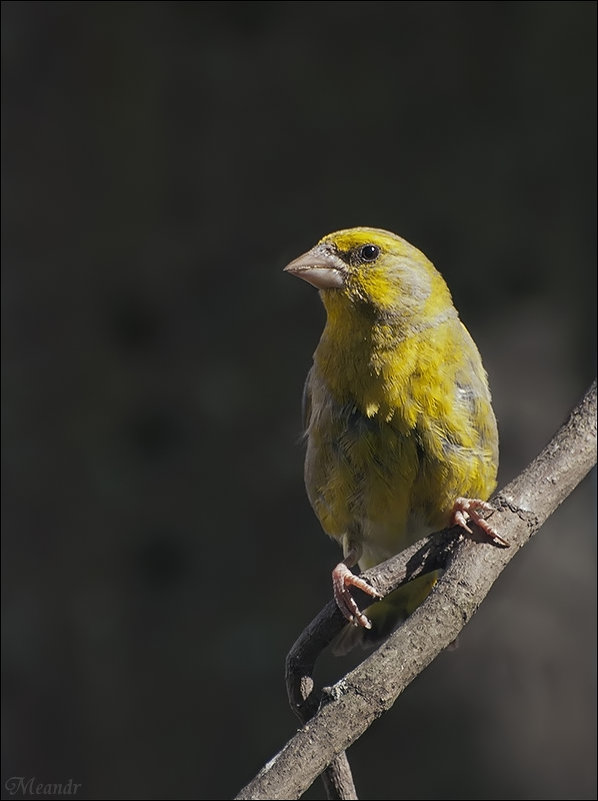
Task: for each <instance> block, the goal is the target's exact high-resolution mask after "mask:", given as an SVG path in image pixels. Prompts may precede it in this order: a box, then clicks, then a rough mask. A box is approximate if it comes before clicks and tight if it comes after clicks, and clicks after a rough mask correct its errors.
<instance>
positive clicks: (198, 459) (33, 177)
mask: <svg viewBox="0 0 598 801" xmlns="http://www.w3.org/2000/svg"><path fill="white" fill-rule="evenodd" d="M595 16H596V4H595V3H593V2H524V3H522V2H509V3H494V2H483V3H478V2H462V3H455V2H438V3H436V2H416V3H409V2H406V3H402V2H400V3H399V2H397V3H393V2H349V3H341V2H330V3H319V2H309V3H308V2H304V3H301V2H299V3H296V2H265V3H262V2H240V3H234V2H216V3H211V2H209V3H206V2H197V3H186V2H185V3H178V2H168V3H165V2H153V3H145V2H138V3H129V2H118V3H115V2H104V3H95V2H89V3H77V2H59V3H57V2H45V3H38V2H7V3H3V4H2V23H3V24H2V42H3V110H4V114H3V217H4V225H3V246H4V260H3V261H4V268H3V294H2V298H3V312H4V314H3V322H4V326H3V334H4V336H3V366H4V373H3V377H4V381H3V390H4V393H3V394H4V413H3V414H4V416H3V435H4V436H3V445H4V504H3V513H4V514H3V520H4V527H3V528H4V546H3V549H4V550H3V553H4V559H3V577H4V589H3V603H4V668H3V676H4V699H5V703H4V719H3V737H4V747H3V767H2V784H3V785H4V783H5V782H6V780H7V779H8V778H10V777H12V776H25V777H29V776H35V777H36V780H37V781H42V782H65V781H67V780H68V779H69V778H72V779H73V781H75V782H80V783H82V785H83V787H82V789H81V790H80V792H79V794H78V797H81V798H89V799H97V798H115V799H116V798H125V799H128V798H130V799H138V798H152V799H153V798H155V799H158V798H173V799H175V798H176V799H178V798H181V799H187V798H188V799H192V798H217V799H218V798H222V799H224V798H230V797H231V796H233V795H234V794H235V793H236V792H237V791H238V790H239V789H240V788H241V786H242V785H243V784H245V783H246V782H247V781H248V780H249V779H250V778H251V777H252V776H253V775H254V774H255V773H256V772H257V770H258V769H259V768H260V767H261V766H262V765H263V763H264V762H265V761H266V760H267V759H269V758H270V757H271V756H272V755H273V754H274V753H275V752H276V751H277V750H278V749H279V748H280V747H282V745H283V744H284V742H286V740H287V739H288V738H289V737H290V736H291V735H292V734H293V732H294V730H295V729H296V726H297V723H296V721H295V719H294V717H293V716H292V714H291V712H290V711H289V709H288V707H287V703H286V697H285V690H284V681H283V663H284V657H285V654H286V652H287V650H288V648H289V646H290V645H291V643H292V642H293V640H294V639H295V637H296V635H297V634H298V632H299V631H300V630H301V629H302V628H303V626H304V625H305V624H306V623H307V622H308V620H309V619H310V618H311V617H312V616H313V614H315V613H316V612H317V611H318V610H319V608H320V607H321V606H322V605H323V604H324V602H325V601H327V600H328V598H329V597H330V592H331V587H330V570H331V568H332V566H333V565H334V564H335V561H336V560H337V558H338V549H337V546H336V545H335V544H334V543H333V542H331V541H329V540H327V538H326V537H325V536H324V535H323V534H322V532H321V530H320V527H319V524H318V522H317V520H316V518H315V517H314V515H313V513H312V512H311V509H310V508H309V505H308V502H307V500H306V497H305V493H304V488H303V478H302V470H303V465H302V461H303V452H302V448H301V446H300V444H299V434H300V415H299V406H300V396H301V390H302V385H303V380H304V377H305V374H306V372H307V370H308V368H309V365H310V363H311V354H312V352H313V350H314V347H315V345H316V343H317V340H318V338H319V335H320V331H321V329H322V325H323V320H324V315H323V310H322V308H321V304H320V302H319V300H318V297H317V295H316V293H315V291H314V290H313V288H311V287H309V286H308V285H307V284H303V283H302V282H299V281H296V280H294V279H291V278H290V277H289V276H287V275H284V274H283V273H282V272H281V269H282V267H283V266H284V265H285V264H286V263H287V262H288V261H289V260H290V259H291V258H293V257H295V256H296V255H298V254H299V253H301V252H303V251H304V250H307V249H308V248H309V247H311V246H312V245H313V244H314V243H315V242H316V240H317V239H319V238H320V237H321V236H322V235H324V234H325V233H328V232H329V231H332V230H335V229H337V228H341V227H348V226H352V225H359V224H361V225H374V226H378V227H384V228H389V229H391V230H393V231H396V232H397V233H399V234H401V235H403V236H404V237H405V238H407V239H409V240H410V241H411V242H413V243H414V244H416V245H417V246H418V247H420V248H421V249H422V250H423V251H424V252H425V253H426V254H427V255H428V256H429V257H430V258H431V259H432V260H433V261H434V262H435V264H436V265H437V266H438V268H439V269H440V270H441V271H442V272H443V274H444V275H445V277H446V279H447V281H448V283H449V286H450V287H451V289H452V291H453V295H454V298H455V302H456V305H457V307H458V308H459V310H460V312H461V316H462V318H463V320H464V321H465V322H466V324H467V325H468V327H469V329H470V331H471V332H472V334H473V336H474V338H475V339H476V341H477V343H478V345H479V348H480V350H481V352H482V354H483V357H484V362H485V365H486V367H487V369H488V372H489V374H490V380H491V385H492V388H493V393H494V399H495V408H496V412H497V416H498V420H499V426H500V431H501V459H502V462H501V474H500V480H501V483H504V482H505V481H507V480H509V479H510V478H512V477H513V476H514V475H515V474H516V473H517V472H518V471H519V470H520V469H521V468H522V467H523V466H524V465H525V464H526V463H527V462H528V461H529V460H530V459H531V458H532V457H533V456H535V455H536V453H537V452H538V450H539V449H540V448H541V447H542V446H543V445H544V444H545V443H546V441H547V440H548V439H549V437H550V436H551V435H552V433H553V432H554V430H555V429H556V428H557V427H558V425H559V424H560V423H561V422H562V420H563V419H564V418H565V416H566V415H567V413H568V411H569V409H570V408H571V406H572V405H573V404H574V403H575V402H576V401H577V400H578V398H579V397H580V395H581V394H582V393H583V391H584V390H585V389H586V387H587V385H588V384H589V383H590V381H591V379H592V377H593V374H594V364H595V305H596V301H595V298H596V268H595V259H596V253H595V233H594V229H595V218H596V204H595V141H596V139H595V135H596V131H595V92H596V85H595V74H596V73H595V27H596V20H595ZM594 498H595V473H594V475H592V476H590V478H588V479H587V480H586V481H585V482H584V484H583V485H582V486H580V487H579V488H578V489H577V490H576V492H575V493H574V494H573V495H572V496H571V497H570V498H569V499H568V500H567V501H566V503H565V504H564V505H563V507H562V508H561V509H560V510H559V511H558V512H557V514H555V515H554V517H553V519H552V520H551V521H550V523H549V524H547V525H546V527H545V529H544V530H543V531H542V533H541V534H539V535H538V537H537V538H536V540H535V541H534V542H533V543H531V544H530V545H529V547H528V548H526V549H525V551H524V552H522V553H521V554H520V555H519V556H518V557H517V559H515V560H514V562H513V563H512V564H511V565H510V566H509V568H508V569H507V571H506V573H505V574H503V576H502V577H501V579H500V580H499V582H498V583H497V584H496V585H495V587H494V588H493V591H492V592H491V594H490V596H489V597H488V599H487V601H486V602H485V603H484V604H483V606H482V607H481V609H480V610H479V612H478V613H477V615H476V616H475V618H474V620H473V621H472V623H471V624H470V625H469V626H468V627H467V629H466V630H465V631H464V632H463V634H462V636H461V639H460V647H459V648H458V649H457V650H456V651H454V652H451V653H445V654H443V655H441V656H440V657H439V659H438V660H437V661H436V662H435V663H434V664H433V665H432V666H430V668H429V669H428V670H427V671H426V672H425V673H424V674H423V675H421V676H420V677H419V678H418V679H417V680H416V681H415V682H414V684H413V685H412V686H411V687H410V688H409V689H408V690H407V691H406V693H405V694H404V695H403V696H402V697H401V698H400V699H399V701H398V703H397V704H396V706H395V708H394V709H393V710H392V711H391V712H390V713H389V714H388V715H387V716H385V717H384V718H383V719H382V720H380V721H379V722H378V723H377V724H376V725H374V726H373V727H372V728H371V729H370V730H369V731H368V732H367V733H366V734H365V735H364V737H363V738H362V739H361V740H360V741H359V742H358V743H357V744H356V745H355V746H354V747H353V748H352V749H351V751H350V756H351V759H352V763H353V767H354V772H355V778H356V782H357V786H358V790H359V791H360V794H361V796H362V797H363V798H374V797H375V798H381V799H385V798H386V799H392V798H398V797H404V798H417V799H437V798H442V799H451V798H459V799H470V798H471V799H498V798H501V799H504V798H507V799H537V798H542V799H552V798H554V799H557V798H558V799H561V798H562V799H586V798H587V799H590V798H595V797H596V796H595V794H596V786H595V749H596V742H595V700H596V699H595V689H594V688H595V611H594V610H595V545H594V542H595V525H596V521H595V511H594ZM326 669H327V670H329V671H333V670H334V669H335V666H334V665H333V663H332V662H330V663H329V664H328V666H327V668H326ZM336 669H338V670H341V669H344V667H343V665H342V664H341V663H339V664H338V667H337V668H336ZM326 678H328V677H326ZM3 792H4V793H5V794H6V791H5V790H4V789H3ZM308 797H309V798H319V797H321V791H320V788H319V786H318V785H314V786H313V788H312V789H311V790H310V791H309V793H308Z"/></svg>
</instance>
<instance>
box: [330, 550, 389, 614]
mask: <svg viewBox="0 0 598 801" xmlns="http://www.w3.org/2000/svg"><path fill="white" fill-rule="evenodd" d="M332 587H333V590H334V600H335V601H336V605H337V606H338V608H339V609H340V610H341V612H342V613H343V615H344V617H346V618H347V620H348V621H349V623H352V624H353V625H354V626H363V628H364V629H371V628H372V624H371V622H370V621H369V620H368V618H367V617H366V616H365V615H364V614H363V612H362V611H361V610H360V609H359V607H358V606H357V604H356V603H355V600H354V599H353V596H352V595H351V592H350V590H349V587H357V588H358V589H360V590H361V591H362V592H365V593H367V594H368V595H371V596H372V598H382V597H383V596H382V595H381V594H380V593H379V592H378V590H376V589H374V587H372V585H371V584H368V583H367V581H365V580H364V579H362V578H360V577H359V576H356V575H355V573H352V572H351V571H350V570H349V568H348V567H347V565H346V564H345V563H344V562H340V563H339V564H338V565H337V566H336V567H335V568H334V570H333V571H332Z"/></svg>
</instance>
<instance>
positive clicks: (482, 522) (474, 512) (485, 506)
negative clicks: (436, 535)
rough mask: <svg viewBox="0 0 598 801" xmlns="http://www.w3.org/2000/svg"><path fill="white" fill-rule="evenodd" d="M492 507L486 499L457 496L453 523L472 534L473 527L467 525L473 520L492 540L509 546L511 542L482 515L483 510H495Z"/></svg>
mask: <svg viewBox="0 0 598 801" xmlns="http://www.w3.org/2000/svg"><path fill="white" fill-rule="evenodd" d="M493 511H494V507H492V506H491V505H490V504H489V503H487V502H486V501H481V500H480V499H479V498H457V500H456V501H455V503H454V506H453V515H452V523H453V525H455V526H460V527H461V528H463V529H465V531H468V532H469V533H470V534H472V533H473V532H472V530H471V528H470V527H469V526H468V525H467V523H468V520H471V521H472V522H473V523H474V524H475V525H476V526H477V527H478V528H480V529H481V530H482V531H483V532H484V534H486V536H487V537H488V538H489V539H490V540H492V542H494V543H495V544H496V545H502V546H503V548H508V547H509V545H510V543H509V542H507V540H505V539H503V538H502V537H501V536H500V534H498V533H497V532H496V531H495V530H494V529H493V528H492V526H491V525H490V523H489V522H488V521H487V520H486V519H485V518H484V517H482V513H483V512H493Z"/></svg>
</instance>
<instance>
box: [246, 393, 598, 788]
mask: <svg viewBox="0 0 598 801" xmlns="http://www.w3.org/2000/svg"><path fill="white" fill-rule="evenodd" d="M595 463H596V382H594V384H593V385H592V387H590V389H589V390H588V392H587V393H586V395H585V396H584V398H583V399H582V400H581V402H580V403H579V404H578V406H577V407H576V408H575V409H574V411H573V412H572V414H571V416H570V418H569V420H568V421H567V422H566V423H565V424H564V425H563V426H562V427H561V428H560V429H559V431H558V432H557V433H556V435H555V436H554V438H553V439H552V440H551V441H550V443H549V444H548V445H547V446H546V447H545V448H544V450H543V451H542V452H541V453H540V455H539V456H538V457H536V459H535V460H534V461H533V462H532V463H531V464H530V465H529V466H528V467H527V468H526V469H525V470H524V471H523V472H522V473H521V474H520V475H519V476H517V478H515V479H514V480H513V481H512V482H511V483H510V484H508V485H507V486H506V487H505V488H504V489H502V490H501V491H500V492H498V493H497V494H496V495H495V496H494V497H493V498H492V500H491V502H492V505H493V506H494V507H495V509H496V512H495V513H494V514H493V516H492V525H493V528H495V529H496V530H498V531H499V532H500V534H501V536H503V537H504V538H505V539H507V540H508V541H509V542H510V543H511V547H510V548H497V547H496V546H494V545H492V544H490V543H488V542H487V541H482V540H481V539H480V541H475V540H474V538H468V539H462V540H461V539H459V540H456V539H455V536H454V532H452V530H447V531H443V532H440V533H438V534H433V535H431V536H430V537H426V538H425V539H423V540H421V541H420V542H419V543H416V544H415V545H414V546H412V548H409V549H408V550H406V551H403V552H402V553H400V554H398V555H397V556H395V557H393V558H392V559H390V560H388V562H385V563H384V564H382V565H378V566H376V567H375V568H372V569H371V570H369V571H367V572H366V573H364V576H366V577H367V578H369V579H370V580H371V581H372V583H375V586H376V587H377V588H378V589H380V590H381V591H382V592H387V591H390V589H392V588H394V587H396V586H398V585H399V584H400V583H402V582H404V581H405V580H407V578H409V579H410V578H415V576H416V575H419V573H423V572H428V571H429V570H433V569H435V568H436V567H438V566H439V565H441V564H442V565H444V566H445V572H444V574H443V576H442V578H441V580H440V581H439V582H438V584H437V585H436V587H435V589H434V590H433V592H432V593H431V594H430V595H429V596H428V598H427V599H426V601H425V602H424V603H423V604H422V605H421V606H420V607H419V608H418V609H416V610H415V612H414V613H413V614H412V615H411V616H410V617H409V618H408V619H407V620H406V621H405V623H404V624H403V625H402V626H401V627H400V628H399V629H398V630H397V631H395V632H394V634H392V635H391V637H390V638H389V639H388V640H386V641H385V642H384V643H383V644H382V645H381V646H380V647H379V648H378V649H377V650H376V651H375V652H374V653H373V654H372V655H371V656H369V657H368V658H367V659H365V660H364V661H363V662H362V663H361V664H360V665H358V667H356V668H355V669H354V670H352V671H351V672H350V673H348V674H347V675H346V676H345V677H344V678H343V679H341V680H340V681H338V682H337V683H336V684H335V685H334V686H333V687H332V688H329V689H328V690H327V691H326V693H325V695H324V697H323V698H322V699H321V701H319V708H317V709H315V707H316V706H317V703H318V701H317V699H315V698H312V695H313V692H312V691H313V679H312V672H313V664H314V662H315V659H316V657H317V655H318V654H319V653H320V652H321V650H322V648H324V647H325V646H326V644H327V643H328V642H329V641H330V639H331V638H332V637H333V636H334V634H335V633H336V631H338V630H339V624H340V625H342V620H340V619H339V618H340V616H339V614H338V613H337V611H336V609H335V607H334V604H332V603H330V604H328V605H327V606H326V607H325V608H324V609H323V610H322V612H321V613H320V614H319V615H318V617H317V618H316V619H315V620H314V621H313V622H312V623H311V624H310V625H309V626H308V628H307V629H306V631H305V632H304V633H303V634H302V635H301V637H300V638H299V639H298V640H297V642H296V643H295V645H294V646H293V648H292V650H291V653H290V654H289V657H288V658H287V686H288V689H289V696H290V699H291V702H292V704H293V706H294V708H295V709H296V711H297V712H298V713H299V714H300V716H301V718H302V719H303V720H308V722H307V723H305V725H304V726H303V728H301V729H300V730H299V731H298V732H297V734H296V735H295V736H294V737H293V738H292V739H291V740H289V742H288V743H287V744H286V745H285V746H284V748H283V749H282V750H281V751H280V752H279V753H278V754H277V755H276V756H275V757H274V758H273V759H272V760H270V762H268V764H267V765H266V766H265V767H264V768H262V770H261V771H260V772H259V773H258V775H257V776H256V777H255V778H254V779H253V780H252V781H251V782H250V783H249V784H248V785H246V787H244V788H243V789H242V790H241V792H240V793H239V795H238V796H237V798H239V799H256V798H260V799H275V798H298V797H300V796H301V795H302V794H303V793H304V792H305V790H306V789H307V788H308V787H309V786H310V785H311V784H312V782H313V781H314V779H315V778H316V777H317V776H318V775H319V774H320V773H321V772H322V771H323V770H324V769H325V768H326V767H327V766H328V765H330V763H331V762H332V761H333V760H335V758H336V757H337V756H338V755H340V754H342V752H343V751H344V750H345V749H346V748H348V747H349V746H350V745H351V744H352V743H353V742H355V740H357V739H358V738H359V737H360V736H361V735H362V734H363V732H364V731H366V729H367V728H368V727H369V726H370V725H371V724H372V723H373V721H374V720H376V718H378V717H380V715H382V714H383V713H384V712H385V711H386V710H388V709H389V708H390V707H391V706H392V704H393V703H394V701H395V700H396V699H397V697H398V696H399V695H400V693H401V692H402V691H403V690H404V689H405V687H407V685H408V684H409V683H410V682H411V681H412V680H413V679H414V678H415V677H416V676H417V675H418V674H419V673H421V671H422V670H423V669H424V668H425V667H426V666H427V665H428V664H429V663H430V662H431V661H432V660H433V659H434V658H435V657H436V656H437V655H438V654H439V653H440V652H441V651H442V650H443V649H444V648H446V646H447V645H450V643H452V642H453V641H454V640H455V639H456V637H457V635H458V633H459V631H460V630H461V629H462V628H463V626H464V625H465V624H466V623H467V622H468V621H469V620H470V618H471V617H472V615H473V614H474V612H475V611H476V609H477V608H478V606H479V605H480V603H481V602H482V600H483V599H484V598H485V596H486V595H487V593H488V591H489V590H490V587H491V586H492V584H493V583H494V582H495V581H496V579H497V578H498V576H499V575H500V573H501V572H502V570H503V569H504V568H505V566H506V565H507V563H508V562H509V561H510V560H511V559H512V558H513V556H515V554H516V553H517V552H518V551H519V549H520V548H522V547H523V546H524V545H525V544H526V543H527V542H528V541H529V540H530V538H531V537H532V536H533V534H535V533H536V531H538V529H539V528H540V526H542V524H543V523H544V522H545V521H546V519H547V518H548V517H549V516H550V515H551V514H552V513H553V512H554V510H555V509H556V508H557V507H558V506H559V505H560V504H561V503H562V502H563V501H564V499H565V498H566V497H567V496H568V495H569V494H570V493H571V492H572V490H573V489H574V488H575V487H576V486H577V485H578V484H579V483H580V481H581V480H582V479H583V478H584V477H585V476H586V475H587V473H588V472H589V471H590V470H591V468H592V467H593V466H594V464H595ZM433 565H434V566H433ZM314 712H315V714H314V715H313V717H312V718H311V719H309V718H310V715H311V714H312V713H314Z"/></svg>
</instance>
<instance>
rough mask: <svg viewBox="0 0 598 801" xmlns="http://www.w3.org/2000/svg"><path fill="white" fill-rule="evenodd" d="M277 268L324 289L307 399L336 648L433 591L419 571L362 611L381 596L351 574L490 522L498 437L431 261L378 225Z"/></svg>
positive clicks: (390, 625) (307, 433) (480, 370)
mask: <svg viewBox="0 0 598 801" xmlns="http://www.w3.org/2000/svg"><path fill="white" fill-rule="evenodd" d="M284 270H285V271H286V272H287V273H290V274H291V275H293V276H296V277H298V278H301V279H303V280H304V281H307V282H308V283H309V284H311V285H313V286H314V287H316V288H317V289H318V290H319V294H320V297H321V300H322V302H323V304H324V308H325V311H326V323H325V326H324V330H323V332H322V335H321V338H320V341H319V343H318V345H317V347H316V350H315V352H314V355H313V365H312V366H311V369H310V370H309V373H308V375H307V380H306V382H305V388H304V392H303V403H302V409H303V427H304V437H305V440H306V453H305V467H304V477H305V487H306V491H307V496H308V498H309V501H310V503H311V506H312V508H313V510H314V512H315V514H316V516H317V517H318V519H319V521H320V524H321V526H322V528H323V529H324V531H325V532H326V533H327V534H328V535H329V536H331V537H333V538H334V539H336V540H337V541H338V542H339V543H340V545H341V546H342V550H343V558H342V560H340V561H339V563H338V564H337V565H336V566H335V567H334V569H333V571H332V585H333V595H334V599H335V601H336V604H337V606H338V608H339V609H340V611H341V612H342V614H343V616H344V617H345V618H346V620H347V621H348V623H349V624H351V625H350V626H347V627H346V634H345V636H344V640H343V638H340V639H339V643H338V644H337V649H336V650H337V652H339V653H344V652H346V651H348V650H351V649H352V648H353V647H354V646H355V645H356V644H357V643H361V644H362V645H363V646H364V647H367V645H368V644H370V645H371V644H372V643H376V642H378V641H379V640H380V639H381V638H383V637H385V636H386V635H387V634H389V633H390V632H391V631H392V630H393V629H394V628H396V626H397V625H399V624H400V622H402V621H403V620H404V619H405V618H406V617H407V616H408V615H409V614H411V613H412V612H413V611H414V609H415V608H417V606H419V605H420V604H421V603H422V602H423V601H424V599H425V598H426V597H427V595H428V594H429V593H430V591H431V590H432V588H433V586H434V585H435V583H436V581H437V579H438V572H435V573H431V574H427V575H423V576H420V577H419V578H417V579H415V580H414V581H412V582H410V583H409V584H407V585H405V586H403V587H400V588H398V589H397V590H395V591H394V592H393V593H391V594H390V595H388V596H387V597H386V599H385V600H383V601H379V602H377V603H374V604H372V605H371V606H369V607H368V608H367V609H366V610H364V611H362V610H361V609H360V608H359V606H358V605H357V603H356V601H355V599H354V598H353V595H352V593H351V589H352V588H358V589H360V590H362V591H363V592H365V593H367V594H368V595H369V596H371V597H372V598H374V599H378V598H380V594H379V593H378V591H377V590H376V589H375V588H374V587H373V586H372V585H371V584H369V583H368V582H367V581H365V580H364V579H363V578H361V577H360V576H359V575H357V574H356V573H354V572H353V568H355V567H356V566H358V567H359V569H360V570H361V571H363V570H367V569H368V568H370V567H373V566H374V565H377V564H379V563H381V562H383V561H385V560H386V559H388V558H389V557H391V556H393V555H395V554H396V553H399V552H400V551H402V550H403V549H405V548H407V547H409V546H410V545H411V544H413V543H414V542H416V541H417V540H419V539H420V538H422V537H423V536H425V535H427V534H429V533H431V532H433V531H437V530H439V529H443V528H445V527H448V526H451V525H457V526H460V527H461V528H462V529H464V530H466V531H467V532H470V533H471V532H472V529H471V527H470V524H471V523H473V524H474V525H477V526H478V527H479V528H480V529H481V530H482V531H483V532H484V534H485V535H486V536H487V537H489V538H490V540H492V541H493V542H494V543H496V544H499V545H504V546H506V545H508V543H507V542H506V541H505V540H504V539H502V538H501V537H500V535H499V534H497V533H496V532H495V531H494V529H493V528H492V526H491V525H490V523H489V522H488V520H486V516H487V513H488V512H490V511H491V510H492V507H491V506H490V505H489V504H488V503H487V501H488V498H489V497H490V495H491V493H492V491H493V490H494V488H495V486H496V476H497V470H498V430H497V424H496V418H495V415H494V412H493V409H492V402H491V396H490V390H489V386H488V378H487V374H486V372H485V370H484V367H483V365H482V360H481V357H480V354H479V351H478V349H477V347H476V345H475V342H474V341H473V339H472V337H471V336H470V334H469V332H468V331H467V329H466V328H465V326H464V325H463V323H462V322H461V320H460V319H459V315H458V313H457V310H456V308H455V306H454V304H453V300H452V297H451V293H450V291H449V288H448V286H447V284H446V282H445V280H444V278H443V277H442V276H441V274H440V273H439V272H438V270H437V269H436V268H435V267H434V265H433V264H432V262H431V261H430V260H429V259H428V258H427V257H426V256H425V255H424V254H423V253H422V252H421V251H420V250H418V249H417V248H416V247H415V246H413V245H411V244H410V243H409V242H407V241H406V240H405V239H403V238H402V237H400V236H398V235H396V234H394V233H391V232H390V231H386V230H383V229H380V228H369V227H357V228H348V229H344V230H340V231H336V232H334V233H331V234H328V235H327V236H324V237H323V238H322V239H321V240H320V241H319V242H318V243H317V244H316V245H315V246H314V247H313V248H312V249H311V250H309V251H308V252H307V253H304V254H303V255H302V256H299V257H298V258H296V259H294V260H293V261H291V262H290V263H289V264H288V265H287V266H286V267H285V268H284Z"/></svg>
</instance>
